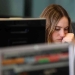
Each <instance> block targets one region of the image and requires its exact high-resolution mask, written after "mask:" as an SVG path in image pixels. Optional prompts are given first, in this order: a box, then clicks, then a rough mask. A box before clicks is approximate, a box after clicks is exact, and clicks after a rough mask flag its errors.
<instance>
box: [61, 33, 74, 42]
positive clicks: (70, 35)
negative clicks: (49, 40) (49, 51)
mask: <svg viewBox="0 0 75 75" xmlns="http://www.w3.org/2000/svg"><path fill="white" fill-rule="evenodd" d="M73 41H74V34H73V33H68V34H67V35H66V36H65V37H64V38H63V40H62V42H63V43H65V42H68V43H70V42H73Z"/></svg>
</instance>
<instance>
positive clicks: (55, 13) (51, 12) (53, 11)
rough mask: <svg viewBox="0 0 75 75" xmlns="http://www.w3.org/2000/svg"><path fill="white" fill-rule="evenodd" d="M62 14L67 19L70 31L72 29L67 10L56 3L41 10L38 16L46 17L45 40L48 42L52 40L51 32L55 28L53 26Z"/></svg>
mask: <svg viewBox="0 0 75 75" xmlns="http://www.w3.org/2000/svg"><path fill="white" fill-rule="evenodd" d="M64 16H65V17H66V18H67V19H68V23H69V32H71V31H72V29H71V20H70V17H69V15H68V13H67V11H66V10H65V9H64V8H63V7H62V6H60V5H57V4H52V5H49V6H48V7H46V8H45V9H44V10H43V12H42V14H41V16H40V17H41V18H46V42H48V43H50V42H52V41H51V39H52V38H51V35H52V32H53V31H54V30H55V26H56V25H57V23H58V22H59V20H60V19H61V18H62V17H64Z"/></svg>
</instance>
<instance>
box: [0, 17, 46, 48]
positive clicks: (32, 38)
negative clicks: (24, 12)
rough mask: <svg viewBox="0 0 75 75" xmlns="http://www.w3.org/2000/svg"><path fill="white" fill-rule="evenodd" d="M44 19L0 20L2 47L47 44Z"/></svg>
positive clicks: (0, 45) (0, 43)
mask: <svg viewBox="0 0 75 75" xmlns="http://www.w3.org/2000/svg"><path fill="white" fill-rule="evenodd" d="M45 25H46V20H45V19H44V18H2V19H0V47H6V46H16V45H28V44H37V43H44V42H45Z"/></svg>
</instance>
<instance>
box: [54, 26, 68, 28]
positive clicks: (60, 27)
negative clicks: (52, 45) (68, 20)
mask: <svg viewBox="0 0 75 75" xmlns="http://www.w3.org/2000/svg"><path fill="white" fill-rule="evenodd" d="M55 27H59V28H62V27H61V26H55ZM67 27H69V26H66V27H65V28H67Z"/></svg>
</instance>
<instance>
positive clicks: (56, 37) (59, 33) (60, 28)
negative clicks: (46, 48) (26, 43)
mask: <svg viewBox="0 0 75 75" xmlns="http://www.w3.org/2000/svg"><path fill="white" fill-rule="evenodd" d="M68 29H69V23H68V19H67V18H66V17H62V18H61V19H60V21H59V22H58V24H57V26H56V27H55V30H54V32H53V34H52V41H53V42H54V43H55V42H62V39H63V38H64V37H65V35H66V34H67V33H68Z"/></svg>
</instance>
